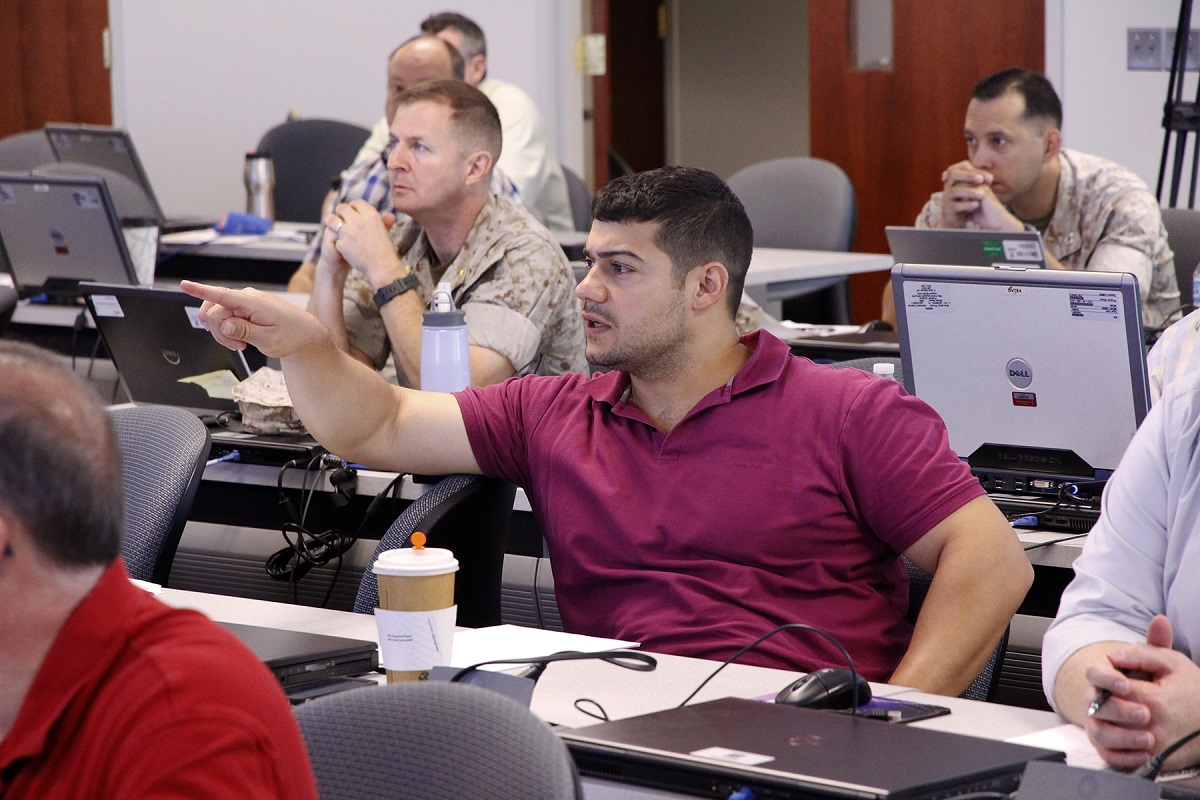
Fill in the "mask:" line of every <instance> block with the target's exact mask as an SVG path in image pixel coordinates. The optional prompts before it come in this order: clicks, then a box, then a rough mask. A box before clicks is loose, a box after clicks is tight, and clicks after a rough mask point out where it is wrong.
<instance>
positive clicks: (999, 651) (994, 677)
mask: <svg viewBox="0 0 1200 800" xmlns="http://www.w3.org/2000/svg"><path fill="white" fill-rule="evenodd" d="M904 567H905V569H907V570H908V619H909V621H910V622H912V623H913V624H914V625H915V624H916V623H917V616H918V615H919V614H920V613H921V606H922V605H924V603H925V595H926V594H928V593H929V586H930V584H931V583H933V576H932V575H930V574H929V573H928V572H926V571H925V570H923V569H921V568H920V567H918V566H917V565H916V564H914V563H912V562H911V561H909V560H908V559H907V558H905V559H904ZM1007 651H1008V628H1007V627H1006V628H1005V629H1004V635H1003V636H1001V637H1000V641H999V642H998V643H997V644H996V649H995V650H993V651H992V654H991V656H990V657H989V658H988V660H987V664H985V665H984V667H983V670H982V671H981V672H980V673H979V674H978V675H977V676H975V680H973V681H971V685H970V686H968V687H967V688H966V689H964V690H963V693H962V694H960V695H959V697H964V698H966V699H967V700H984V701H989V700H992V699H993V698H994V697H995V696H996V688H997V687H998V686H999V685H1000V667H1001V666H1002V665H1003V664H1004V654H1005V653H1006V652H1007Z"/></svg>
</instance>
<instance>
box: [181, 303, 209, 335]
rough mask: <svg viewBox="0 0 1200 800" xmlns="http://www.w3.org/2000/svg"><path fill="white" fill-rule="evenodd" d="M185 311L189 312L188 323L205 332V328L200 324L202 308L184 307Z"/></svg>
mask: <svg viewBox="0 0 1200 800" xmlns="http://www.w3.org/2000/svg"><path fill="white" fill-rule="evenodd" d="M183 310H184V311H186V312H187V318H188V322H190V323H191V324H192V327H193V328H196V329H197V330H205V327H204V326H203V325H201V324H200V306H184V307H183Z"/></svg>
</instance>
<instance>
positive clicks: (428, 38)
mask: <svg viewBox="0 0 1200 800" xmlns="http://www.w3.org/2000/svg"><path fill="white" fill-rule="evenodd" d="M462 79H463V58H462V56H461V55H459V52H458V51H457V50H455V49H454V48H453V47H451V46H450V45H448V44H446V42H444V41H442V40H441V39H439V38H438V37H436V36H433V35H431V34H425V33H423V34H419V35H417V36H414V37H412V38H411V39H409V40H408V41H406V42H404V44H402V45H400V46H399V47H397V48H396V49H395V50H393V51H392V55H391V56H390V57H389V58H388V79H387V80H388V83H387V102H386V103H385V105H384V113H385V114H386V115H387V120H388V124H391V121H392V117H394V116H395V114H396V98H397V97H399V96H400V94H401V93H402V92H404V90H405V89H407V88H409V87H410V86H416V85H417V84H418V83H421V82H422V81H441V80H457V81H461V80H462Z"/></svg>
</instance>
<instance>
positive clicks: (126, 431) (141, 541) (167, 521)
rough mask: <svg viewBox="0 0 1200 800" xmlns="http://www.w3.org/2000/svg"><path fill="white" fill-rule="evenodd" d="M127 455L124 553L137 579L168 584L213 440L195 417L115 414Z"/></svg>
mask: <svg viewBox="0 0 1200 800" xmlns="http://www.w3.org/2000/svg"><path fill="white" fill-rule="evenodd" d="M109 419H111V420H112V424H113V429H114V430H115V431H116V435H117V448H118V450H119V451H120V453H121V477H122V479H123V481H124V485H125V532H124V535H123V536H122V538H121V555H122V556H124V557H125V566H126V568H127V569H128V570H129V574H130V575H131V576H132V577H134V578H139V579H141V580H145V581H152V582H153V583H157V584H159V585H160V586H166V585H167V579H168V578H169V577H170V575H171V562H172V561H174V560H175V549H176V548H177V547H178V546H179V538H180V537H181V536H182V535H183V526H184V525H185V524H186V523H187V517H188V511H189V510H190V509H191V507H192V501H193V500H194V499H195V497H196V491H197V490H198V489H199V488H200V477H201V476H202V475H203V474H204V462H205V460H206V459H207V458H208V451H209V447H210V445H211V440H210V439H209V436H208V428H206V427H204V423H203V422H201V421H200V418H199V417H197V416H196V415H195V414H193V413H191V412H189V411H184V410H183V409H181V408H170V407H167V406H138V407H135V408H115V409H113V410H111V411H110V412H109Z"/></svg>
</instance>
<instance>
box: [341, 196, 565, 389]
mask: <svg viewBox="0 0 1200 800" xmlns="http://www.w3.org/2000/svg"><path fill="white" fill-rule="evenodd" d="M392 241H393V242H394V243H395V245H396V252H397V253H398V254H399V256H400V259H401V260H402V261H403V262H404V263H405V264H408V265H410V266H411V267H412V268H413V270H414V271H415V273H416V274H417V275H418V276H419V278H420V280H421V284H420V286H419V287H418V288H417V290H416V291H417V292H418V293H419V294H420V297H421V302H422V303H424V304H425V305H428V304H429V302H430V300H431V299H432V297H433V289H434V286H435V284H436V283H437V282H438V281H439V280H444V281H447V282H449V283H450V285H451V287H452V289H453V294H454V304H455V307H456V308H460V309H462V310H463V311H465V312H466V318H467V340H468V342H469V343H470V344H472V345H476V346H479V347H486V348H488V349H490V350H494V351H495V352H497V353H499V354H500V355H502V356H504V357H505V358H507V359H508V360H509V361H510V362H511V363H512V365H513V368H514V369H515V370H516V374H517V375H530V374H537V375H561V374H563V373H566V372H587V361H586V358H585V356H584V347H585V344H584V335H583V319H582V317H581V316H580V309H579V302H578V300H577V299H576V298H575V279H574V276H573V274H572V272H571V268H570V266H569V265H568V263H567V259H566V256H565V255H564V254H563V251H562V248H561V247H559V245H558V243H557V242H556V241H555V240H554V237H553V236H552V235H551V234H550V232H549V231H548V230H546V228H545V227H544V226H542V225H541V224H540V223H539V222H538V221H537V220H536V219H535V218H534V216H533V215H532V214H531V213H530V212H529V211H528V210H527V209H526V208H525V207H524V206H523V205H522V204H521V203H520V202H519V201H516V200H513V199H511V198H508V197H499V196H497V195H495V194H492V195H490V196H489V197H488V200H487V203H486V204H485V205H484V207H483V210H482V211H480V212H479V216H478V217H476V219H475V224H474V226H473V227H472V228H471V232H470V233H469V234H467V240H466V243H465V244H464V245H463V247H462V249H461V250H460V251H459V252H458V255H457V256H455V257H454V260H453V261H451V262H450V263H449V264H447V265H445V266H444V267H439V266H438V265H437V263H436V261H437V256H436V254H435V253H434V252H433V249H432V248H431V247H430V245H429V240H428V238H427V237H426V236H425V234H424V230H423V229H422V227H421V226H420V225H419V224H417V223H416V222H415V221H413V220H411V219H405V220H404V221H403V222H398V223H397V224H396V225H394V226H393V227H392ZM373 291H374V290H373V289H372V287H371V284H370V283H369V282H368V281H367V279H366V277H365V276H364V275H363V274H362V273H361V272H359V271H358V270H351V271H350V273H349V275H348V276H347V278H346V286H345V291H344V294H343V302H342V305H343V311H344V314H345V319H346V332H347V335H348V337H349V340H350V344H351V345H352V346H353V347H355V348H357V349H359V350H361V351H362V352H363V353H364V354H366V355H367V356H368V357H369V358H370V359H371V361H372V363H373V364H374V365H375V367H376V368H377V369H379V368H382V366H383V364H384V362H385V361H386V360H387V356H388V352H389V344H388V338H387V331H386V329H385V327H384V323H383V318H382V317H381V315H380V312H379V309H377V308H376V307H375V304H374V303H373V302H372V300H371V296H372V294H373ZM397 379H398V382H399V383H400V384H401V385H408V383H407V382H406V380H405V377H404V376H403V375H402V374H398V375H397Z"/></svg>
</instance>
